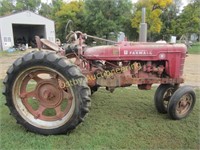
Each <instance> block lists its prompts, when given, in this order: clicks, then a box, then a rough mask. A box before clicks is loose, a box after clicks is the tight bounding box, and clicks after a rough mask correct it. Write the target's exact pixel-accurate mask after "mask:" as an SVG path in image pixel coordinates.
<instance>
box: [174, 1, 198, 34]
mask: <svg viewBox="0 0 200 150" xmlns="http://www.w3.org/2000/svg"><path fill="white" fill-rule="evenodd" d="M177 22H179V23H180V24H179V27H178V26H176V28H181V31H180V32H179V35H180V34H191V33H198V34H200V1H199V0H194V2H193V3H190V4H188V5H187V6H185V8H184V9H183V12H182V13H181V14H180V16H179V17H178V19H177Z"/></svg>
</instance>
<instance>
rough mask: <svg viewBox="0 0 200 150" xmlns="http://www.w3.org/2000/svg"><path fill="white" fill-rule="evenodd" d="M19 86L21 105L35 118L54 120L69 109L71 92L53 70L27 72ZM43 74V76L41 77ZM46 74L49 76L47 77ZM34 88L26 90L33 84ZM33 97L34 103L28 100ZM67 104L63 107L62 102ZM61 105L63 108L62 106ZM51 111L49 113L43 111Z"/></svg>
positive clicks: (62, 115)
mask: <svg viewBox="0 0 200 150" xmlns="http://www.w3.org/2000/svg"><path fill="white" fill-rule="evenodd" d="M26 74H27V75H25V77H24V80H23V81H22V83H21V86H20V93H19V97H20V98H21V100H22V103H23V105H24V106H25V107H26V109H27V110H28V111H29V113H31V114H32V115H33V116H34V117H35V119H40V120H44V121H56V120H60V119H62V118H63V117H64V116H65V115H66V114H67V113H68V112H69V110H70V108H71V105H72V98H73V97H72V94H71V93H70V90H69V89H67V88H66V86H64V85H63V83H65V82H64V81H63V79H61V78H60V77H58V75H57V74H56V73H54V72H50V71H47V70H43V71H41V70H39V71H34V72H27V73H26ZM42 76H43V77H42ZM47 76H48V77H50V78H49V79H47ZM33 81H34V83H36V85H35V86H34V87H35V88H34V90H31V91H28V90H27V87H29V86H33V85H32V84H33V83H32V82H33ZM32 99H34V103H33V102H30V100H32ZM64 101H66V102H65V103H67V105H66V106H65V107H63V102H64ZM62 107H63V108H62ZM45 111H49V112H50V111H51V113H49V114H48V113H45ZM52 112H53V113H52Z"/></svg>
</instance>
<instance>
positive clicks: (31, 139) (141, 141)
mask: <svg viewBox="0 0 200 150" xmlns="http://www.w3.org/2000/svg"><path fill="white" fill-rule="evenodd" d="M154 92H155V88H154V89H153V90H151V91H139V90H137V88H136V87H130V88H118V89H116V90H115V92H114V93H113V94H111V93H109V92H107V91H106V90H104V89H100V90H99V91H98V92H96V93H94V95H93V96H92V108H91V111H90V113H89V115H88V117H87V118H86V120H85V122H84V123H83V124H81V125H79V126H78V128H76V129H75V130H74V131H73V132H72V133H70V134H68V135H67V134H66V135H57V136H53V135H52V136H42V135H38V134H34V133H30V132H27V131H25V129H24V128H23V127H21V126H20V125H18V124H16V123H15V119H14V118H13V117H12V116H10V115H9V110H8V108H7V107H6V106H5V105H4V103H5V98H4V96H3V95H0V119H1V122H0V130H1V134H0V148H1V150H8V149H9V150H15V149H20V150H32V149H33V150H37V149H38V150H40V149H41V150H46V149H48V150H57V149H59V150H68V149H86V150H92V149H95V150H96V149H97V150H98V149H106V150H107V149H117V150H118V149H199V148H200V147H199V144H200V141H199V137H200V135H199V117H200V115H199V112H200V102H199V99H197V103H196V105H195V108H194V110H193V112H192V113H191V114H190V116H189V117H187V118H186V119H183V120H180V121H174V120H170V119H169V118H168V116H167V115H161V114H159V113H157V111H156V110H155V108H154V104H153V96H154ZM196 93H197V97H198V98H199V96H200V94H199V93H200V90H199V89H196Z"/></svg>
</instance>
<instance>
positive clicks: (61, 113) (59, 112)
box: [55, 105, 63, 120]
mask: <svg viewBox="0 0 200 150" xmlns="http://www.w3.org/2000/svg"><path fill="white" fill-rule="evenodd" d="M55 111H56V117H57V118H58V119H59V120H62V115H63V112H62V111H61V105H59V106H57V107H56V108H55Z"/></svg>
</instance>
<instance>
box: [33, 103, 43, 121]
mask: <svg viewBox="0 0 200 150" xmlns="http://www.w3.org/2000/svg"><path fill="white" fill-rule="evenodd" d="M45 109H46V108H45V107H44V106H42V105H40V106H39V108H38V109H37V110H36V111H34V114H33V115H34V117H35V119H38V118H42V116H43V114H42V113H43V111H44V110H45Z"/></svg>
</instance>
